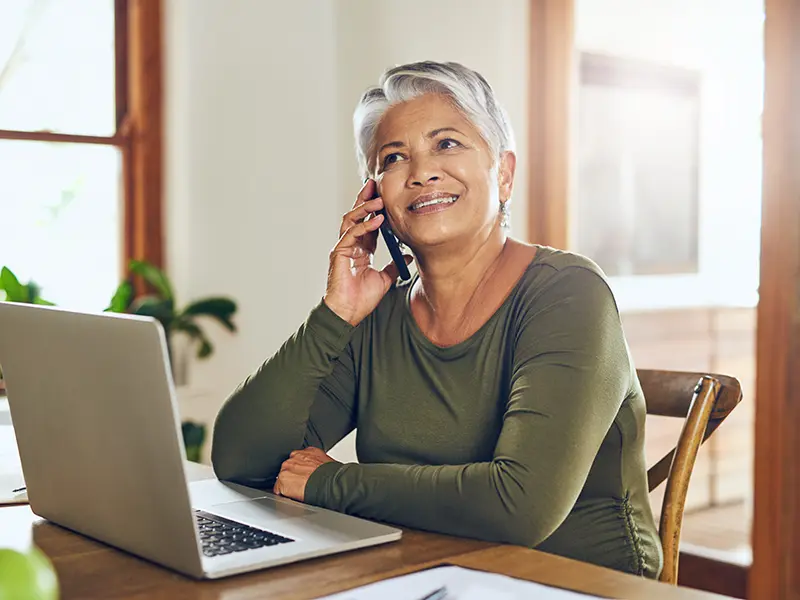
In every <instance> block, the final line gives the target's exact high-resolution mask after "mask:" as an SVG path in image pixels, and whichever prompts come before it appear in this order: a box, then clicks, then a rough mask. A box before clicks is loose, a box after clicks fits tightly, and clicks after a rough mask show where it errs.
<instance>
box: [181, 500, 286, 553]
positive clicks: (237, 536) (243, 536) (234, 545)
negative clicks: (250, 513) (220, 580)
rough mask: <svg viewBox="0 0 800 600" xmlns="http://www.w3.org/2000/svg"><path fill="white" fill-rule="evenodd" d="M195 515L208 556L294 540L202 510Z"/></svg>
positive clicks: (195, 512)
mask: <svg viewBox="0 0 800 600" xmlns="http://www.w3.org/2000/svg"><path fill="white" fill-rule="evenodd" d="M194 515H195V519H196V520H197V527H198V529H199V530H200V542H201V543H202V545H203V554H204V555H206V556H220V555H222V554H230V553H232V552H242V551H244V550H253V549H254V548H263V547H264V546H276V545H278V544H286V543H288V542H293V541H294V540H292V539H289V538H286V537H283V536H281V535H278V534H277V533H271V532H269V531H264V530H263V529H256V528H255V527H250V526H249V525H244V524H242V523H237V522H236V521H231V520H229V519H225V518H223V517H219V516H217V515H212V514H210V513H207V512H205V511H202V510H195V511H194Z"/></svg>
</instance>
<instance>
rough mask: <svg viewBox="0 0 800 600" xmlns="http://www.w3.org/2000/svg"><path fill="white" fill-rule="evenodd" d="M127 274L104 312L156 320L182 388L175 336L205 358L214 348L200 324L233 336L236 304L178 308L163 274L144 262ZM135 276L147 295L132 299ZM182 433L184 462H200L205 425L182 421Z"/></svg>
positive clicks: (207, 301)
mask: <svg viewBox="0 0 800 600" xmlns="http://www.w3.org/2000/svg"><path fill="white" fill-rule="evenodd" d="M128 271H129V274H128V277H127V278H126V279H125V281H123V282H122V283H121V284H120V285H119V287H118V288H117V290H116V292H115V293H114V296H113V297H112V299H111V302H110V304H109V306H108V308H106V311H107V312H124V313H130V314H136V315H145V316H148V317H154V318H156V319H158V321H159V322H160V323H161V325H162V327H163V328H164V332H165V333H166V336H167V350H168V353H169V356H170V363H171V365H172V373H173V379H174V380H175V383H176V385H181V384H183V383H185V380H186V363H185V359H186V356H185V354H181V353H178V352H176V343H175V342H176V339H177V336H181V335H182V336H184V337H185V339H187V340H188V341H189V343H190V345H193V346H194V347H196V352H197V354H196V355H197V358H199V359H204V358H208V357H209V356H211V355H212V353H213V352H214V347H213V345H212V344H211V342H210V340H209V339H208V336H207V335H206V333H205V331H204V330H203V329H202V327H201V321H202V320H203V319H204V318H210V319H211V320H214V321H216V322H217V323H219V324H220V325H221V326H222V327H224V328H225V329H227V330H228V331H230V332H231V333H235V332H236V325H235V324H234V322H233V315H234V314H235V313H236V310H237V306H236V303H235V302H234V301H233V300H231V299H230V298H227V297H223V296H214V297H209V298H202V299H200V300H195V301H193V302H190V303H189V304H187V305H185V306H179V305H178V303H177V301H176V299H175V293H174V291H173V286H172V283H171V282H170V280H169V278H168V277H167V274H166V273H165V272H164V271H163V270H161V269H159V268H158V267H156V266H155V265H153V264H151V263H149V262H147V261H142V260H132V261H131V262H130V263H129V265H128ZM137 276H138V277H141V278H142V279H143V280H144V281H145V282H146V283H147V286H148V288H149V289H150V293H148V294H145V295H143V296H139V297H135V295H134V285H133V278H134V277H137ZM182 430H183V439H184V444H185V446H186V456H187V458H189V460H194V461H199V460H200V453H201V451H202V446H203V442H204V441H205V436H206V428H205V425H203V424H201V423H194V422H192V421H184V422H183V424H182Z"/></svg>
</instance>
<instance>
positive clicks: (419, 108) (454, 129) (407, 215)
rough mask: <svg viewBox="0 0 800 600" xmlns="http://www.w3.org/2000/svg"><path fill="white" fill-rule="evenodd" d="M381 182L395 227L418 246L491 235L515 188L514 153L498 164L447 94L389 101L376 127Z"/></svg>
mask: <svg viewBox="0 0 800 600" xmlns="http://www.w3.org/2000/svg"><path fill="white" fill-rule="evenodd" d="M375 147H376V149H377V162H376V171H377V177H376V179H377V181H378V185H379V189H380V194H381V197H382V198H383V203H384V206H385V208H386V212H387V213H388V214H389V220H390V222H391V225H392V229H394V232H395V233H396V234H397V236H398V237H399V238H400V239H401V240H402V241H403V242H405V243H407V244H408V245H409V246H410V247H411V248H412V249H415V250H421V249H423V248H425V247H432V246H437V245H441V244H445V243H449V242H453V241H461V242H464V243H466V242H467V241H468V240H469V239H474V238H485V237H486V236H488V234H489V233H490V232H491V231H492V229H493V228H494V227H497V226H498V223H499V221H498V210H499V207H500V201H501V200H503V201H505V200H507V199H508V198H509V196H510V193H511V184H512V181H513V176H514V161H515V158H514V154H513V153H511V152H506V153H504V154H503V156H502V157H501V159H500V161H499V164H495V162H496V161H495V160H494V157H493V156H492V153H491V151H490V149H489V146H488V144H487V143H486V142H485V141H484V140H483V138H482V137H481V135H480V134H479V133H478V130H477V129H476V128H475V127H474V126H473V125H472V123H471V122H470V121H469V120H468V119H467V118H466V117H464V116H463V115H462V114H461V112H459V111H458V110H457V109H456V108H454V107H453V105H452V104H451V103H450V102H449V101H448V100H447V99H446V97H444V96H441V95H439V94H426V95H424V96H420V97H419V98H415V99H414V100H410V101H408V102H404V103H402V104H398V105H396V106H393V107H392V108H390V109H389V110H388V111H387V112H386V114H385V115H384V116H383V118H382V119H381V122H380V124H379V126H378V130H377V133H376V145H375Z"/></svg>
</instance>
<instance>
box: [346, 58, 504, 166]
mask: <svg viewBox="0 0 800 600" xmlns="http://www.w3.org/2000/svg"><path fill="white" fill-rule="evenodd" d="M424 94H442V95H444V96H447V98H448V99H449V100H450V101H451V102H452V103H453V105H454V106H455V107H456V109H458V110H459V111H460V112H461V113H462V114H463V115H464V116H465V117H466V118H467V119H468V120H469V121H470V122H471V123H472V124H473V125H474V126H475V128H476V129H477V130H478V131H479V132H480V134H481V137H483V139H484V141H485V142H486V143H487V144H488V146H489V149H490V150H491V151H492V153H493V155H494V157H495V160H496V159H497V158H499V157H500V155H501V154H502V153H503V152H506V151H508V150H511V151H513V150H514V132H513V131H512V130H511V125H510V123H509V120H508V116H507V115H506V112H505V110H503V107H502V106H500V103H499V102H498V101H497V99H496V98H495V95H494V91H493V90H492V87H491V86H490V85H489V83H488V82H487V81H486V79H484V78H483V76H482V75H481V74H480V73H478V72H476V71H473V70H472V69H468V68H467V67H465V66H463V65H460V64H458V63H455V62H446V63H439V62H433V61H423V62H416V63H409V64H406V65H400V66H398V67H394V68H391V69H389V70H387V71H386V72H385V73H384V74H383V75H381V78H380V80H379V82H378V85H377V86H375V87H371V88H369V89H368V90H367V91H366V92H364V93H363V94H362V96H361V99H360V100H359V102H358V105H357V106H356V110H355V112H354V113H353V130H354V133H355V138H356V156H357V158H358V167H359V170H360V172H361V176H362V177H364V178H368V177H372V176H373V175H374V171H375V165H374V164H373V163H374V162H375V159H376V156H375V133H376V131H377V129H378V124H379V123H380V120H381V117H383V115H384V113H385V112H386V111H387V110H388V109H389V108H390V107H391V106H393V105H395V104H399V103H401V102H407V101H409V100H412V99H414V98H418V97H419V96H422V95H424Z"/></svg>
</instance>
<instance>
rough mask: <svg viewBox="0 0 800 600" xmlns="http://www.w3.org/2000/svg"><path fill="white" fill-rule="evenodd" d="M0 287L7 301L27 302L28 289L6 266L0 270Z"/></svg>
mask: <svg viewBox="0 0 800 600" xmlns="http://www.w3.org/2000/svg"><path fill="white" fill-rule="evenodd" d="M0 287H2V288H3V289H4V290H5V292H6V300H7V301H8V302H28V289H27V288H26V287H25V286H24V285H22V284H21V283H20V282H19V279H17V276H16V275H14V273H12V272H11V269H9V268H8V267H3V269H2V270H1V271H0Z"/></svg>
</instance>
